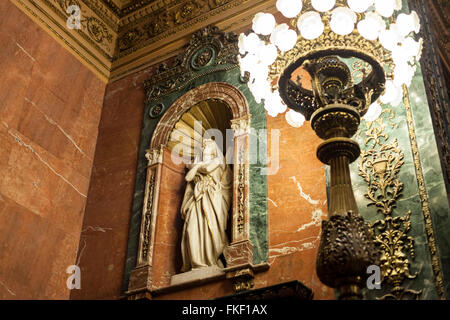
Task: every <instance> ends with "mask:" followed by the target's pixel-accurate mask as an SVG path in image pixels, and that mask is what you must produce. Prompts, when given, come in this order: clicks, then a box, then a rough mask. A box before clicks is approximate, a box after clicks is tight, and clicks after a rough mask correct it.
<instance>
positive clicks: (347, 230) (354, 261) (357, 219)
mask: <svg viewBox="0 0 450 320" xmlns="http://www.w3.org/2000/svg"><path fill="white" fill-rule="evenodd" d="M359 122H360V117H359V113H358V111H357V110H356V109H355V108H353V107H351V106H349V105H344V104H332V105H328V106H325V107H323V108H320V109H318V110H317V111H316V112H314V113H313V115H312V116H311V125H312V127H313V129H314V131H315V132H316V134H317V135H318V136H319V137H320V138H322V139H325V141H324V142H323V143H322V144H320V145H319V147H318V148H317V157H318V158H319V160H320V161H322V162H323V163H324V164H327V165H329V166H330V172H331V186H330V189H331V192H330V199H329V210H328V217H329V220H328V221H323V222H322V235H321V242H320V247H319V253H318V256H317V265H316V269H317V274H318V276H319V278H320V280H321V281H322V282H323V283H325V284H326V285H328V286H330V287H333V288H337V289H338V290H339V299H351V300H353V299H361V298H362V295H361V291H360V287H361V286H362V285H363V284H364V279H365V275H366V270H367V267H368V266H369V265H371V264H375V263H377V254H376V249H375V245H374V242H373V234H372V230H371V229H370V228H369V226H368V225H367V224H365V223H364V220H363V219H362V217H361V216H360V215H359V213H358V207H357V205H356V201H355V196H354V194H353V189H352V184H351V178H350V169H349V164H350V163H351V162H353V161H355V160H356V159H357V158H358V156H359V154H360V149H359V146H358V144H357V143H356V142H354V141H353V140H351V139H349V138H350V137H351V136H353V135H354V134H355V132H356V130H357V128H358V126H359Z"/></svg>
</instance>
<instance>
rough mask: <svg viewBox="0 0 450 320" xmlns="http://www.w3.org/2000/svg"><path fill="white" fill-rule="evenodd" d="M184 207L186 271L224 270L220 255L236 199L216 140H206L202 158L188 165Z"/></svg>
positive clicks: (182, 209)
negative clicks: (215, 267) (233, 198)
mask: <svg viewBox="0 0 450 320" xmlns="http://www.w3.org/2000/svg"><path fill="white" fill-rule="evenodd" d="M188 169H189V171H188V173H187V174H186V181H187V186H186V191H185V193H184V198H183V203H182V205H181V218H182V219H183V220H184V227H183V235H182V240H181V253H182V257H183V267H182V269H181V271H182V272H186V271H190V270H192V269H198V268H202V267H208V266H218V267H221V268H223V264H222V262H221V260H220V258H219V257H220V255H221V254H222V253H223V250H224V249H225V246H226V245H227V244H228V239H227V235H226V233H225V230H226V228H227V221H228V211H229V209H230V206H231V199H232V189H231V186H232V174H231V170H230V168H229V166H228V165H227V164H226V163H225V158H224V156H223V154H222V152H221V151H220V149H219V148H218V146H217V144H216V143H215V142H214V140H212V139H204V140H203V145H202V159H201V161H200V159H198V157H196V159H195V160H194V163H193V164H192V165H188Z"/></svg>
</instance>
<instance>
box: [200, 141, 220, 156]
mask: <svg viewBox="0 0 450 320" xmlns="http://www.w3.org/2000/svg"><path fill="white" fill-rule="evenodd" d="M216 156H217V146H216V142H215V141H214V140H213V139H203V142H202V158H203V161H208V160H211V159H214V158H215V157H216Z"/></svg>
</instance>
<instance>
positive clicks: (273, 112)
mask: <svg viewBox="0 0 450 320" xmlns="http://www.w3.org/2000/svg"><path fill="white" fill-rule="evenodd" d="M264 100H265V101H264V109H266V111H267V113H268V114H269V116H271V117H276V116H277V115H278V114H279V113H283V112H285V111H286V109H287V107H286V105H284V104H283V103H282V101H281V98H280V93H279V92H278V90H276V91H275V92H271V93H270V94H268V95H267V96H266V97H265V98H264Z"/></svg>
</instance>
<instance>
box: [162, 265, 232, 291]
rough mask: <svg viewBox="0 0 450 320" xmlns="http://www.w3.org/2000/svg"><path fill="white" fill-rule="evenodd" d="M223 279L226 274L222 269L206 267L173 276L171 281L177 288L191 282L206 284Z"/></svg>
mask: <svg viewBox="0 0 450 320" xmlns="http://www.w3.org/2000/svg"><path fill="white" fill-rule="evenodd" d="M222 277H225V272H224V271H223V269H222V268H219V267H217V266H211V267H204V268H199V269H194V270H191V271H188V272H184V273H179V274H176V275H173V276H172V278H171V279H170V285H171V286H176V285H180V284H185V283H189V282H196V283H198V282H206V281H210V280H213V279H217V278H222Z"/></svg>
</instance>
